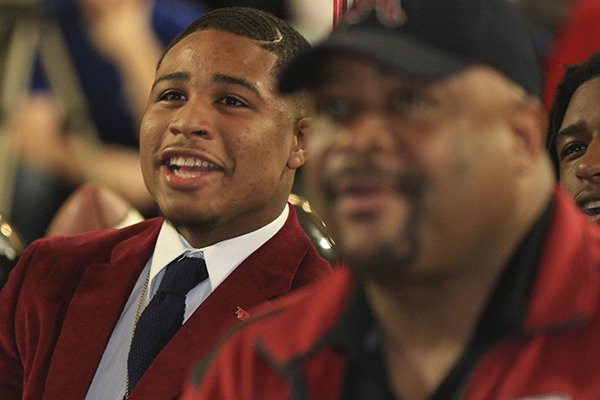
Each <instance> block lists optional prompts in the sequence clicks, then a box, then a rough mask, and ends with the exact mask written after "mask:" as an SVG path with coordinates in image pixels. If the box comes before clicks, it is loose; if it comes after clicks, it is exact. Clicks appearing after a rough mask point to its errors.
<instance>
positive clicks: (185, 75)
mask: <svg viewBox="0 0 600 400" xmlns="http://www.w3.org/2000/svg"><path fill="white" fill-rule="evenodd" d="M191 77H192V76H191V74H190V73H189V72H173V73H170V74H166V75H163V76H161V77H159V78H157V79H156V80H155V81H154V83H153V84H152V89H154V87H155V86H156V85H158V84H159V83H160V82H162V81H189V80H190V79H191Z"/></svg>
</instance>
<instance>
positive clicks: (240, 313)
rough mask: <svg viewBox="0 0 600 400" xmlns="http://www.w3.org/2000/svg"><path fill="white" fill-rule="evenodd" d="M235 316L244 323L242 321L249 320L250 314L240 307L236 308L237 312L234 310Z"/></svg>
mask: <svg viewBox="0 0 600 400" xmlns="http://www.w3.org/2000/svg"><path fill="white" fill-rule="evenodd" d="M235 316H236V317H237V319H239V320H240V321H244V320H246V319H248V318H250V313H249V312H248V311H246V310H244V309H243V308H242V307H240V306H238V308H237V310H235Z"/></svg>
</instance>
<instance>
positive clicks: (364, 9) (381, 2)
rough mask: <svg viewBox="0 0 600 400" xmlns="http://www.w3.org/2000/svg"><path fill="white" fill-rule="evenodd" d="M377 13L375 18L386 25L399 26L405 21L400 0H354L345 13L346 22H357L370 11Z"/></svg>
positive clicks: (404, 13)
mask: <svg viewBox="0 0 600 400" xmlns="http://www.w3.org/2000/svg"><path fill="white" fill-rule="evenodd" d="M372 10H375V12H376V13H377V19H378V20H379V22H381V23H382V24H384V25H387V26H399V25H402V24H404V23H405V22H406V12H404V10H403V9H402V4H401V2H400V0H356V1H354V3H353V4H352V6H351V7H350V9H349V10H348V12H347V14H346V21H347V22H348V23H351V24H353V23H357V22H359V21H361V20H363V19H364V18H366V17H367V15H368V14H369V13H370V12H371V11H372Z"/></svg>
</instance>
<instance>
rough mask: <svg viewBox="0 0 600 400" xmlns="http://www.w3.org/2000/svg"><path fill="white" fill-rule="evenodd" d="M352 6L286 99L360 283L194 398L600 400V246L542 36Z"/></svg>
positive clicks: (472, 3)
mask: <svg viewBox="0 0 600 400" xmlns="http://www.w3.org/2000/svg"><path fill="white" fill-rule="evenodd" d="M375 3H377V4H375ZM384 5H385V6H384ZM355 6H356V8H354V9H353V10H351V11H349V12H348V14H347V16H346V20H345V22H343V23H342V24H341V25H340V26H339V27H337V28H336V29H335V30H334V31H333V33H332V34H331V36H329V38H328V39H327V40H325V41H324V42H323V43H321V44H320V45H317V46H316V47H314V48H313V50H311V51H309V52H308V53H306V54H304V55H302V56H300V57H299V58H297V59H296V60H295V61H293V62H292V63H291V64H290V65H289V66H288V67H287V68H285V69H284V71H283V73H282V76H281V80H280V84H279V88H280V90H281V91H282V92H283V93H299V92H298V91H301V90H303V89H308V90H309V91H310V92H311V93H312V94H313V95H314V104H315V116H314V126H313V129H312V132H311V136H310V141H309V148H308V149H309V152H310V154H311V158H310V161H309V162H308V163H307V165H306V168H307V169H306V170H305V171H304V172H305V175H304V177H305V178H306V182H305V183H306V189H307V195H308V198H309V200H310V201H311V204H312V205H313V207H314V208H315V209H316V210H317V211H318V212H319V213H320V214H321V215H322V216H323V219H324V220H325V222H327V223H328V224H329V227H330V228H331V229H332V232H333V236H334V238H336V240H337V242H338V245H339V246H340V248H341V252H342V254H343V260H344V261H345V263H346V264H347V268H339V269H337V270H336V271H335V272H334V273H333V274H332V275H330V276H329V277H328V278H326V279H325V280H323V281H322V282H320V283H318V284H316V285H314V286H311V287H310V288H306V289H304V290H302V291H299V292H297V293H295V294H291V295H290V296H286V297H285V298H282V299H279V301H278V302H277V304H276V306H275V307H274V308H271V309H270V310H269V311H266V312H264V313H262V314H260V315H256V314H255V315H254V316H253V319H251V320H250V321H248V322H247V323H246V324H245V326H244V327H242V328H239V329H236V330H235V331H234V332H233V333H232V334H231V337H230V338H229V339H227V340H226V341H225V342H224V344H223V345H222V346H220V348H219V349H218V350H217V351H216V352H215V355H214V357H209V358H207V359H205V360H204V361H203V363H202V365H201V366H200V367H199V368H198V370H197V371H196V373H195V374H194V377H193V380H192V383H190V384H189V386H188V387H187V389H186V391H185V392H184V396H183V399H184V400H198V399H287V398H293V399H317V398H318V399H340V398H343V399H403V400H415V399H465V400H481V399H525V398H527V399H533V398H536V399H545V398H548V399H549V398H552V399H590V400H591V399H596V398H597V397H598V393H600V381H599V380H598V374H599V373H600V360H599V359H598V356H597V355H598V353H599V351H600V342H599V341H598V337H599V335H600V301H599V293H600V275H599V271H598V265H599V263H600V229H599V228H598V226H596V225H595V224H590V223H589V222H588V221H587V219H586V218H585V216H584V215H583V214H582V213H581V212H580V211H579V210H578V209H577V207H576V206H575V204H574V203H573V201H572V200H571V199H570V197H569V196H568V195H567V194H566V193H565V192H564V191H563V190H562V189H561V188H560V187H558V186H557V185H556V182H555V179H554V174H553V170H552V164H551V162H550V159H549V156H548V154H547V152H546V150H545V148H544V136H545V130H546V117H545V112H544V110H543V106H542V103H541V93H542V90H541V86H542V76H541V72H540V68H539V66H538V64H537V59H536V55H535V51H534V49H533V45H532V40H531V38H530V36H529V30H528V28H527V27H526V24H525V22H524V21H522V19H521V18H520V16H519V14H518V13H517V12H516V11H515V9H514V8H513V6H512V5H511V4H510V3H509V2H507V1H504V0H445V1H442V2H440V1H438V0H402V1H386V2H385V3H384V2H373V1H360V0H359V1H358V2H357V3H356V4H355ZM565 238H569V240H565Z"/></svg>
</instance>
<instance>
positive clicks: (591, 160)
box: [575, 136, 600, 183]
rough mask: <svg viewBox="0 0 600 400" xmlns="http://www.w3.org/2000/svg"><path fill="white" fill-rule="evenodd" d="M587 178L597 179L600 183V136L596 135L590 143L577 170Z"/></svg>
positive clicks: (580, 175)
mask: <svg viewBox="0 0 600 400" xmlns="http://www.w3.org/2000/svg"><path fill="white" fill-rule="evenodd" d="M575 173H576V174H577V177H578V178H580V179H585V180H597V181H598V182H599V183H600V138H599V137H598V136H596V137H595V138H594V139H593V140H592V141H591V142H590V143H589V144H588V148H587V149H586V151H585V154H584V155H583V156H582V157H581V162H580V163H579V165H578V166H577V170H576V172H575Z"/></svg>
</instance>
